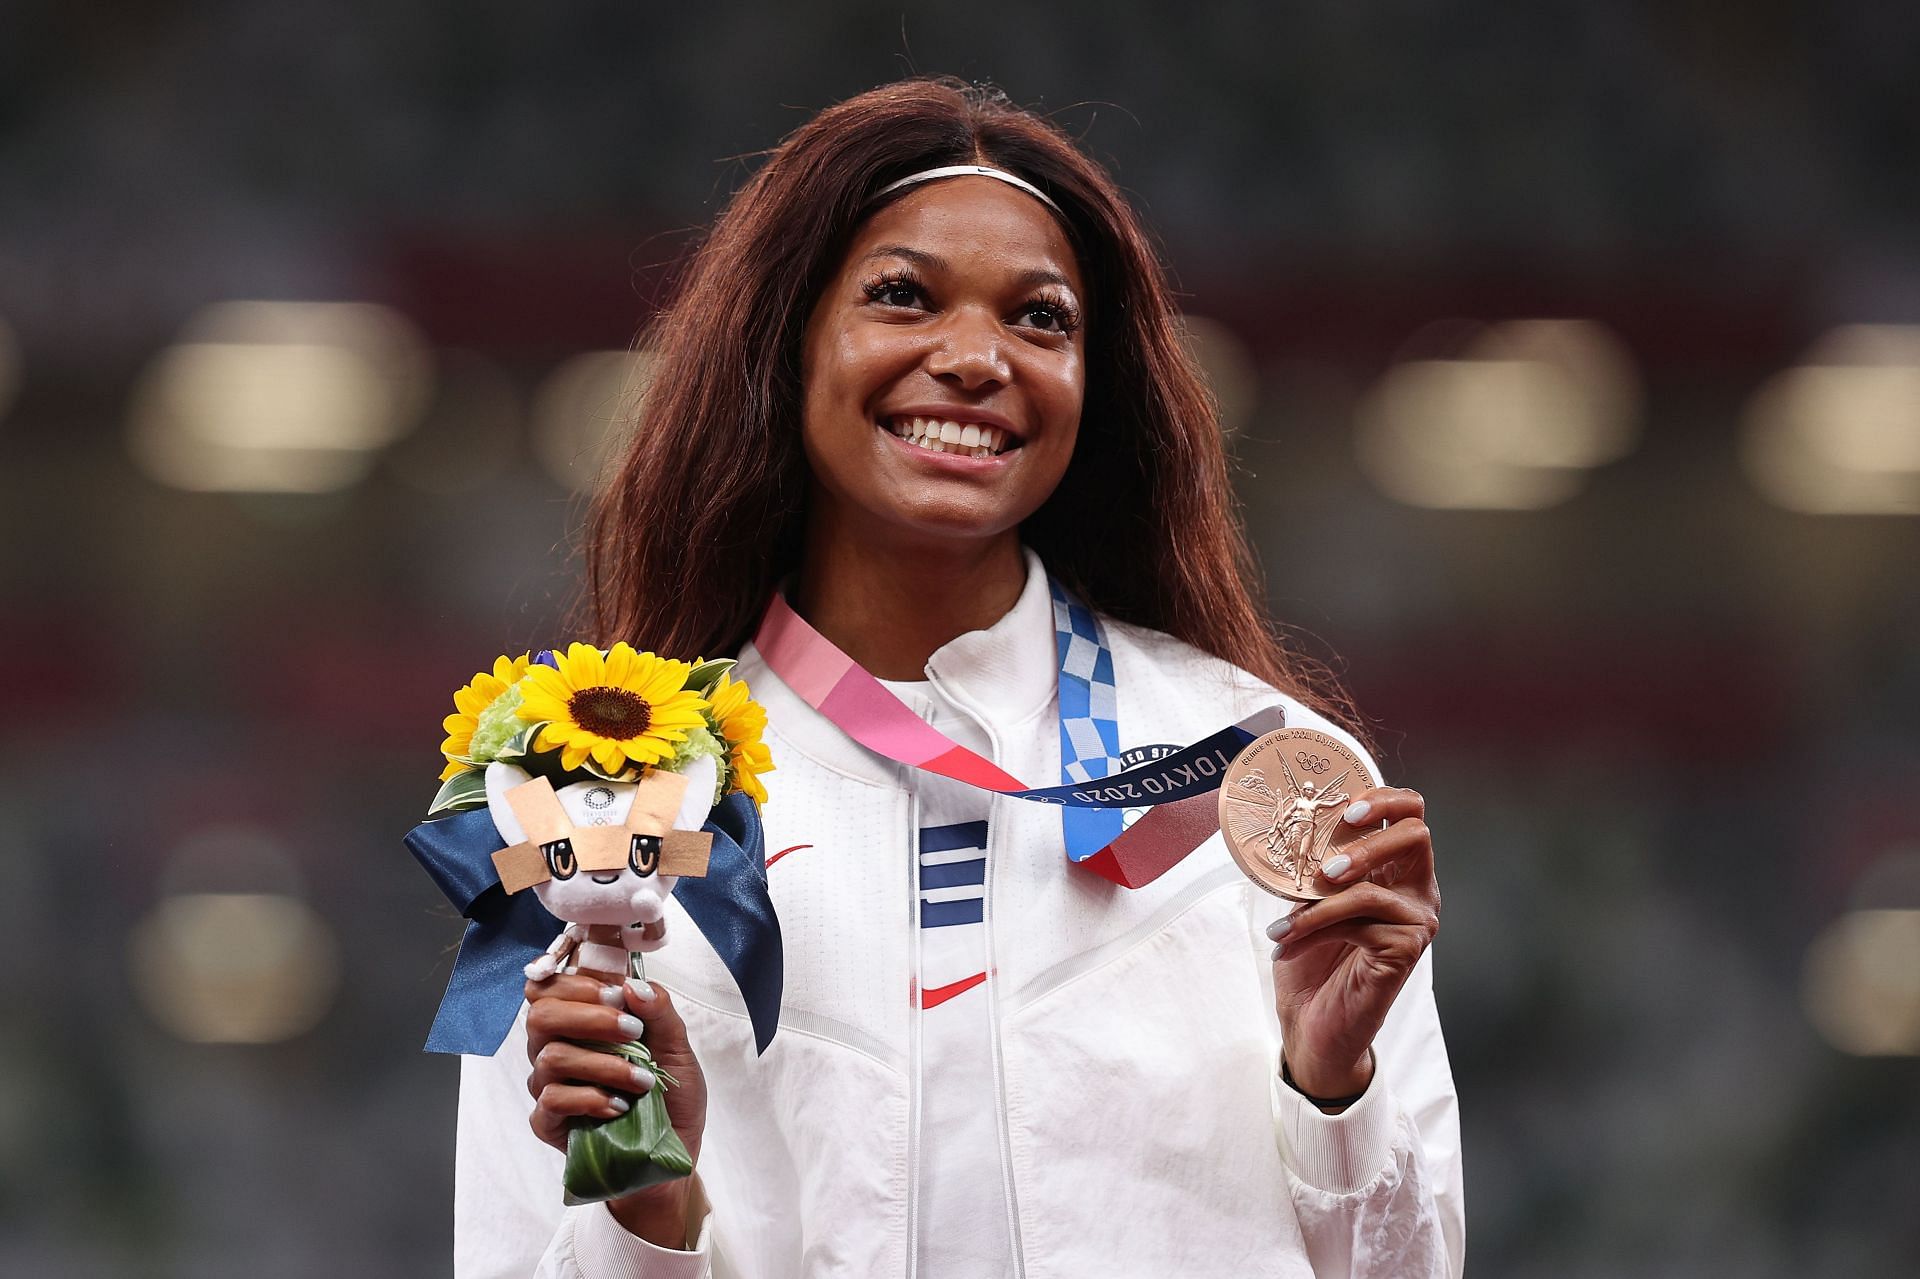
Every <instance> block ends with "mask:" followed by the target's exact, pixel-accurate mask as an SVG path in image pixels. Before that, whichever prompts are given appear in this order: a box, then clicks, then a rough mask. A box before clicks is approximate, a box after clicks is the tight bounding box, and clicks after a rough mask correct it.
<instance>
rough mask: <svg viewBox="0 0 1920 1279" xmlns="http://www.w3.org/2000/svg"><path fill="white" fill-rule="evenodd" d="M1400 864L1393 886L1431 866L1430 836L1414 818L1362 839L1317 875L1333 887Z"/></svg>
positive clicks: (1326, 865)
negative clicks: (1331, 883)
mask: <svg viewBox="0 0 1920 1279" xmlns="http://www.w3.org/2000/svg"><path fill="white" fill-rule="evenodd" d="M1396 862H1398V863H1401V865H1399V866H1397V867H1395V869H1396V870H1397V871H1398V872H1399V874H1398V876H1397V877H1396V879H1395V881H1394V882H1398V880H1399V879H1404V878H1406V877H1407V876H1408V875H1409V874H1414V873H1418V872H1420V871H1422V870H1425V869H1428V868H1430V867H1431V866H1432V864H1433V832H1432V831H1431V830H1429V829H1428V828H1427V824H1426V822H1425V821H1423V820H1421V819H1420V818H1418V817H1402V818H1401V819H1400V820H1399V821H1396V822H1395V823H1393V825H1391V826H1389V827H1387V828H1386V829H1385V830H1377V831H1375V832H1373V833H1372V834H1371V835H1363V836H1361V837H1360V838H1359V839H1356V840H1354V841H1353V842H1352V843H1351V844H1344V845H1342V846H1341V848H1340V851H1339V852H1338V853H1337V854H1335V855H1334V856H1332V857H1329V858H1327V860H1326V861H1325V862H1323V863H1322V864H1321V866H1320V873H1321V874H1322V875H1325V876H1326V877H1327V878H1328V879H1330V880H1332V881H1333V882H1334V883H1336V884H1344V883H1346V882H1347V881H1349V880H1354V879H1364V878H1365V877H1366V876H1368V875H1369V874H1371V873H1372V872H1374V871H1375V870H1378V869H1379V868H1381V867H1382V866H1387V865H1390V864H1392V863H1396Z"/></svg>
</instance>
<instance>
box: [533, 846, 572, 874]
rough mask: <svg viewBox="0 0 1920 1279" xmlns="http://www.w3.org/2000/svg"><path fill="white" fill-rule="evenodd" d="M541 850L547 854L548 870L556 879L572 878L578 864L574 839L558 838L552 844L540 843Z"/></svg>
mask: <svg viewBox="0 0 1920 1279" xmlns="http://www.w3.org/2000/svg"><path fill="white" fill-rule="evenodd" d="M540 851H541V852H543V853H545V854H546V855H547V870H548V871H549V872H550V873H551V874H552V875H553V877H554V878H555V879H572V878H573V872H574V869H575V867H576V865H577V863H576V862H575V861H574V858H573V841H572V840H570V839H556V840H554V841H553V842H552V843H551V844H542V845H540Z"/></svg>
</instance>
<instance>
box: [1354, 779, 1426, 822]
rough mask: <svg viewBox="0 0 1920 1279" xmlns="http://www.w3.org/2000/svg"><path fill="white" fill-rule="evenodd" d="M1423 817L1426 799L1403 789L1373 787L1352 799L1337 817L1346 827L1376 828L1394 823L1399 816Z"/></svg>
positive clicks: (1398, 787) (1415, 792)
mask: <svg viewBox="0 0 1920 1279" xmlns="http://www.w3.org/2000/svg"><path fill="white" fill-rule="evenodd" d="M1426 815H1427V800H1426V797H1425V796H1424V795H1422V794H1421V793H1420V792H1419V791H1417V790H1408V789H1406V788H1405V787H1403V786H1376V787H1374V788H1373V789H1372V790H1369V791H1362V792H1360V794H1358V795H1356V796H1354V800H1353V802H1352V803H1351V804H1348V805H1347V807H1346V811H1345V812H1343V813H1341V814H1340V818H1341V820H1342V821H1344V822H1346V824H1347V825H1349V826H1376V825H1378V824H1380V823H1381V822H1383V821H1384V822H1397V821H1399V820H1400V819H1401V818H1402V817H1425V816H1426Z"/></svg>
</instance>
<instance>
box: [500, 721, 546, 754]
mask: <svg viewBox="0 0 1920 1279" xmlns="http://www.w3.org/2000/svg"><path fill="white" fill-rule="evenodd" d="M546 726H547V721H546V720H541V721H540V722H539V723H538V724H529V725H527V726H526V727H525V728H523V729H521V730H520V731H519V732H517V733H515V734H514V735H513V736H512V737H509V738H508V739H507V741H506V745H504V746H502V747H501V748H500V751H499V755H498V758H500V759H518V758H521V757H523V756H526V755H528V754H531V753H532V751H533V737H534V734H535V733H538V732H539V731H540V730H541V729H543V728H545V727H546Z"/></svg>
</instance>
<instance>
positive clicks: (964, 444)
mask: <svg viewBox="0 0 1920 1279" xmlns="http://www.w3.org/2000/svg"><path fill="white" fill-rule="evenodd" d="M887 429H888V430H889V431H891V432H893V434H895V435H897V436H899V437H900V438H901V439H903V440H905V441H906V442H907V443H909V444H917V445H919V446H920V447H921V448H923V449H926V450H928V451H929V452H932V453H959V454H961V455H963V456H966V457H993V456H994V455H996V454H998V453H999V452H1000V451H1001V446H1002V445H1004V444H1005V443H1006V441H1007V433H1006V432H1005V431H1003V430H1001V429H1000V428H999V427H997V426H981V425H980V424H979V423H977V422H967V423H965V424H962V423H959V422H946V421H942V420H941V419H939V418H935V417H897V418H892V419H890V420H889V421H888V422H887Z"/></svg>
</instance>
